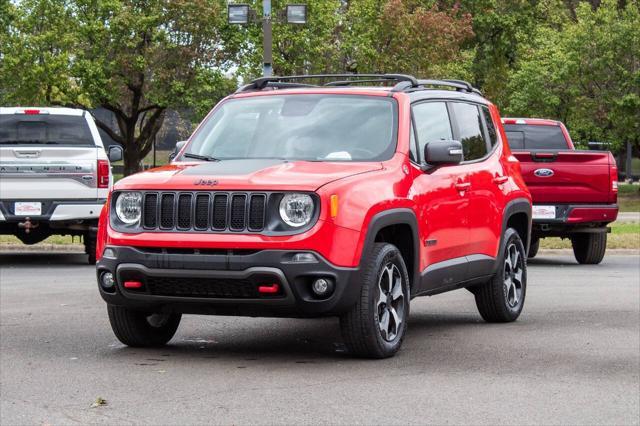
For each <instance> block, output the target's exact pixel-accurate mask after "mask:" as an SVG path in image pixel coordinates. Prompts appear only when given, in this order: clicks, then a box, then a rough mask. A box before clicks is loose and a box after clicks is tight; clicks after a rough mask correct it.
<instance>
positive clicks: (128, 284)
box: [124, 281, 142, 288]
mask: <svg viewBox="0 0 640 426" xmlns="http://www.w3.org/2000/svg"><path fill="white" fill-rule="evenodd" d="M124 288H142V281H125V282H124Z"/></svg>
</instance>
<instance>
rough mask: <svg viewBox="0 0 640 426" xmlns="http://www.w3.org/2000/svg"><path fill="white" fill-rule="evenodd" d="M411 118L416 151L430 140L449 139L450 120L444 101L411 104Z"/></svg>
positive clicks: (450, 137) (422, 149) (419, 150)
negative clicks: (416, 137)
mask: <svg viewBox="0 0 640 426" xmlns="http://www.w3.org/2000/svg"><path fill="white" fill-rule="evenodd" d="M413 118H414V120H415V125H416V131H417V133H418V153H419V154H420V157H422V153H423V152H424V147H425V146H426V145H427V144H428V143H429V142H431V141H437V140H451V139H453V133H452V132H451V122H450V121H449V113H448V112H447V105H446V104H445V103H444V102H423V103H419V104H415V105H414V106H413Z"/></svg>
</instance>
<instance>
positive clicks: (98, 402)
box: [91, 397, 107, 408]
mask: <svg viewBox="0 0 640 426" xmlns="http://www.w3.org/2000/svg"><path fill="white" fill-rule="evenodd" d="M104 405H107V400H106V399H104V398H101V397H97V398H96V402H94V403H93V404H91V408H96V407H102V406H104Z"/></svg>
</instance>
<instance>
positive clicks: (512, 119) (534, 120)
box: [502, 117, 562, 126]
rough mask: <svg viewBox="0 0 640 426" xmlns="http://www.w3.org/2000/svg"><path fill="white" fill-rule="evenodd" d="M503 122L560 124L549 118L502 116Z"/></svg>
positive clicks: (543, 124) (535, 124)
mask: <svg viewBox="0 0 640 426" xmlns="http://www.w3.org/2000/svg"><path fill="white" fill-rule="evenodd" d="M502 123H503V124H525V125H531V126H561V125H562V122H560V121H557V120H549V119H546V118H516V117H503V118H502Z"/></svg>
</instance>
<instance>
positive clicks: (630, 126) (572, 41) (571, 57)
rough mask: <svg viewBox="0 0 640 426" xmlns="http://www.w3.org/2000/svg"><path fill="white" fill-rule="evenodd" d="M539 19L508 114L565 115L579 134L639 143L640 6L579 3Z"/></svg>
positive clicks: (512, 85)
mask: <svg viewBox="0 0 640 426" xmlns="http://www.w3.org/2000/svg"><path fill="white" fill-rule="evenodd" d="M575 14H576V19H575V20H571V21H568V22H566V23H565V24H564V25H563V26H562V28H561V29H560V30H558V29H556V28H554V27H552V26H549V25H541V26H540V27H538V29H537V31H536V33H535V34H534V40H535V42H534V43H533V44H531V45H529V46H526V47H522V48H521V51H522V53H521V56H522V58H523V59H522V60H521V61H520V63H519V67H518V69H517V70H516V71H515V72H514V73H513V74H512V76H511V78H510V81H509V92H510V97H509V105H508V109H507V111H508V113H509V114H514V115H522V116H541V117H548V118H557V119H560V120H562V121H564V122H565V123H566V124H567V125H568V127H569V129H570V130H571V132H572V135H573V137H574V138H576V139H578V140H585V141H588V140H599V141H609V142H612V143H614V147H615V146H620V145H621V144H623V143H624V142H626V141H631V142H633V143H634V144H636V145H638V144H639V143H640V119H639V117H640V65H639V64H640V32H639V31H638V28H640V6H639V5H638V3H637V2H629V3H628V4H627V5H626V7H625V8H623V9H620V8H618V3H617V2H616V1H614V0H603V2H602V3H601V5H600V7H598V8H597V9H593V8H592V7H591V5H589V4H587V3H582V4H580V5H578V7H577V8H576V9H575Z"/></svg>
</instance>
